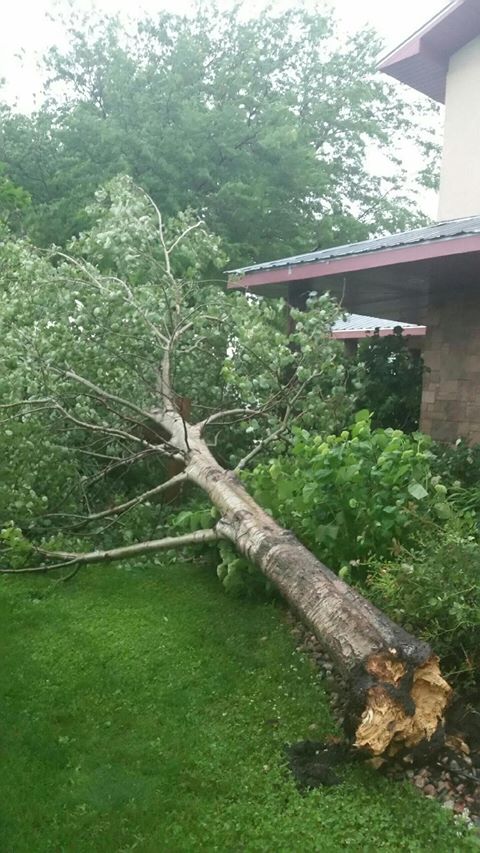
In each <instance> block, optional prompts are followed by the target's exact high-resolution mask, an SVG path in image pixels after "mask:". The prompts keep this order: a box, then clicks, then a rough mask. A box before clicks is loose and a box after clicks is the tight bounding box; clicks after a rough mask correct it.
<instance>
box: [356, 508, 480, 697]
mask: <svg viewBox="0 0 480 853" xmlns="http://www.w3.org/2000/svg"><path fill="white" fill-rule="evenodd" d="M371 568H372V572H371V576H370V581H369V584H368V593H367V594H368V595H369V597H371V598H372V599H373V600H374V601H375V603H376V604H377V605H378V606H379V607H381V608H382V609H383V610H385V611H386V612H387V613H389V614H390V616H391V617H392V618H393V619H395V620H396V621H397V622H400V623H402V624H403V625H404V626H405V627H406V628H408V629H409V630H411V631H412V632H413V633H415V634H418V635H420V636H422V637H424V638H425V639H426V640H428V641H429V642H430V643H431V644H432V646H433V648H434V649H435V650H436V651H437V652H438V653H439V654H440V655H441V656H442V658H443V661H444V668H445V667H446V669H447V671H448V670H450V673H449V674H450V676H451V677H452V676H453V678H454V680H455V677H457V678H459V677H461V680H462V681H465V680H467V681H468V680H473V679H475V678H478V675H479V671H480V644H479V637H480V545H479V543H478V542H477V541H476V540H475V537H474V536H473V535H471V533H470V532H469V529H468V524H466V523H463V524H460V525H459V524H458V523H451V524H448V525H447V526H446V527H445V528H444V529H438V530H437V531H435V533H434V534H433V535H430V536H428V537H427V539H426V541H424V542H423V543H422V544H421V545H420V544H419V545H417V547H415V548H414V549H412V550H411V551H406V550H402V552H401V553H400V554H399V556H398V558H397V559H396V560H394V561H389V562H383V563H382V562H378V563H376V564H375V565H372V567H371ZM447 674H448V673H447Z"/></svg>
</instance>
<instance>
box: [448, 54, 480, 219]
mask: <svg viewBox="0 0 480 853" xmlns="http://www.w3.org/2000/svg"><path fill="white" fill-rule="evenodd" d="M445 106H446V112H445V141H444V148H443V161H442V175H441V181H440V204H439V214H438V217H439V219H440V220H442V219H456V218H458V217H461V216H472V215H475V214H480V37H478V38H475V39H473V41H471V42H469V43H468V44H467V45H465V47H464V48H462V49H461V50H459V51H458V53H456V54H454V56H452V58H451V60H450V66H449V70H448V77H447V97H446V104H445Z"/></svg>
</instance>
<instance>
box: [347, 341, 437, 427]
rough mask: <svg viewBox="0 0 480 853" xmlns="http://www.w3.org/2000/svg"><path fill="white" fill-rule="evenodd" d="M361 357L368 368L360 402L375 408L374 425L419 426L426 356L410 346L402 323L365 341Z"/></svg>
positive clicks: (361, 349)
mask: <svg viewBox="0 0 480 853" xmlns="http://www.w3.org/2000/svg"><path fill="white" fill-rule="evenodd" d="M358 360H359V362H360V363H361V364H362V367H363V370H364V379H363V392H362V396H361V398H360V400H359V403H360V405H362V406H366V407H368V408H369V409H370V410H371V411H372V412H373V425H374V426H375V427H393V428H398V429H402V430H404V431H405V432H412V431H413V430H416V429H418V421H419V417H420V401H421V397H422V379H423V371H424V366H423V359H422V357H421V355H420V353H418V352H412V350H411V349H409V347H408V341H407V338H406V337H405V336H404V335H403V332H402V328H401V326H397V327H396V328H395V329H394V331H393V334H392V335H388V336H387V337H384V338H381V337H380V335H379V334H378V332H377V333H376V334H374V335H373V336H372V337H371V338H368V339H366V340H364V341H362V342H361V343H360V345H359V347H358Z"/></svg>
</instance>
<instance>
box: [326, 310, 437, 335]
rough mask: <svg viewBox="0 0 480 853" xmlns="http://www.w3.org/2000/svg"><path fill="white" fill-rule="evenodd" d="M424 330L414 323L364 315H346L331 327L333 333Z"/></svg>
mask: <svg viewBox="0 0 480 853" xmlns="http://www.w3.org/2000/svg"><path fill="white" fill-rule="evenodd" d="M397 326H400V327H401V328H402V329H424V328H425V327H424V326H418V325H417V324H416V323H401V322H399V321H395V320H383V319H382V318H381V317H368V316H366V315H365V314H347V316H346V318H345V319H343V320H337V322H336V323H334V325H333V327H332V331H333V332H334V333H335V332H373V331H375V329H392V330H393V329H396V328H397Z"/></svg>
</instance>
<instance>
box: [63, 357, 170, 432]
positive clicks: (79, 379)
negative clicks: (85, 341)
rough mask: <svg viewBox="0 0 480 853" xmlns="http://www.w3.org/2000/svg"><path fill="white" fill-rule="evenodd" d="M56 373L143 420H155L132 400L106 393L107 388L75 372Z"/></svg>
mask: <svg viewBox="0 0 480 853" xmlns="http://www.w3.org/2000/svg"><path fill="white" fill-rule="evenodd" d="M54 371H55V373H60V374H61V375H62V376H65V377H66V378H67V379H73V380H74V382H78V383H79V384H80V385H84V386H85V387H86V388H89V389H90V390H91V391H93V392H94V393H95V394H96V395H97V396H98V397H100V399H102V400H103V399H104V400H111V401H112V402H113V403H118V404H119V405H120V406H125V407H126V408H128V409H131V410H132V411H133V412H135V413H136V414H137V415H140V416H141V417H142V418H148V419H149V420H154V418H152V415H151V414H150V413H149V412H148V411H146V410H144V409H141V408H140V406H137V405H135V403H132V402H131V401H130V400H126V399H125V397H119V396H118V394H111V393H110V391H106V390H105V388H101V387H100V386H99V385H95V384H94V383H93V382H90V380H89V379H85V378H84V377H83V376H80V375H79V374H78V373H75V371H74V370H59V368H54Z"/></svg>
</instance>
